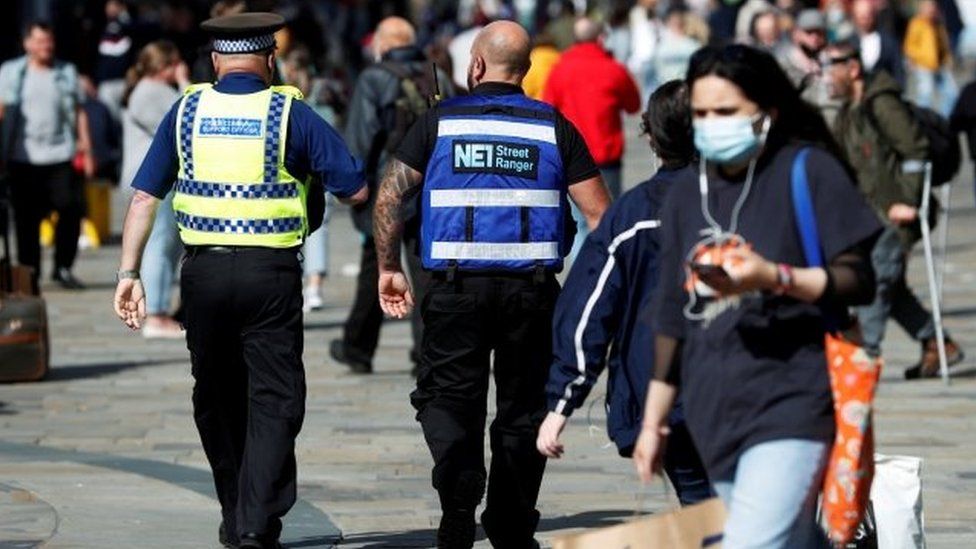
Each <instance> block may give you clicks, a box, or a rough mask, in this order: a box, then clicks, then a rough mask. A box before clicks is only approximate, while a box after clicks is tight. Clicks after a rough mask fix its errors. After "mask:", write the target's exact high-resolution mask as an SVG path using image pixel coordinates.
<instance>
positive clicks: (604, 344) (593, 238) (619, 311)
mask: <svg viewBox="0 0 976 549" xmlns="http://www.w3.org/2000/svg"><path fill="white" fill-rule="evenodd" d="M682 169H688V168H682ZM678 173H680V170H665V169H661V170H659V171H658V172H657V174H655V175H654V177H652V178H651V179H650V180H649V181H645V182H643V183H641V184H640V185H638V186H637V187H635V188H634V189H631V190H630V191H628V192H627V193H625V194H624V195H623V196H622V197H621V198H620V199H619V200H617V201H616V202H615V203H614V204H613V205H612V206H611V207H610V209H608V210H607V212H606V213H605V214H604V216H603V219H602V221H601V222H600V225H599V227H597V229H596V230H595V231H593V232H592V233H590V235H589V236H588V237H587V239H586V242H585V243H584V244H583V246H582V247H581V248H580V251H579V254H578V255H577V257H576V261H575V262H574V263H573V267H572V269H571V270H570V273H569V276H568V277H567V279H566V283H565V285H564V287H563V290H562V293H561V294H560V296H559V301H558V302H557V303H556V311H555V317H554V320H553V364H552V367H551V369H550V371H549V383H548V385H547V387H546V393H547V398H548V403H549V410H551V411H555V412H557V413H560V414H563V415H565V416H569V415H571V414H572V413H573V411H574V410H576V409H577V408H579V407H580V406H581V405H582V404H583V401H584V400H585V399H586V396H587V395H588V394H589V392H590V389H592V388H593V385H594V384H595V383H596V380H597V378H598V377H599V376H600V373H601V372H602V371H603V369H604V367H605V366H606V365H607V363H609V366H610V370H609V374H608V380H607V399H606V408H607V432H608V434H609V435H610V438H611V439H612V440H613V441H614V443H615V444H616V445H617V449H618V450H619V452H620V454H621V455H623V456H627V455H630V453H631V451H632V450H633V446H634V442H635V441H636V439H637V435H638V433H639V432H640V421H641V414H642V412H643V408H644V397H645V395H646V393H647V384H648V382H649V380H650V377H651V372H652V370H653V367H654V366H653V364H654V336H653V334H652V333H651V328H650V319H649V318H647V315H646V311H647V309H648V307H649V304H650V301H651V294H652V292H653V291H654V287H655V285H656V284H657V268H658V254H659V252H658V236H657V233H658V227H659V225H660V222H659V219H660V215H659V211H658V210H659V209H660V207H661V204H662V203H663V202H664V196H665V193H666V192H667V189H668V188H669V186H670V184H671V182H672V181H674V179H675V178H676V174H678ZM608 350H609V358H608V353H607V352H608Z"/></svg>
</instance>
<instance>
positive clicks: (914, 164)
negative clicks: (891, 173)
mask: <svg viewBox="0 0 976 549" xmlns="http://www.w3.org/2000/svg"><path fill="white" fill-rule="evenodd" d="M923 171H925V161H924V160H906V161H904V162H902V163H901V172H902V173H922V172H923Z"/></svg>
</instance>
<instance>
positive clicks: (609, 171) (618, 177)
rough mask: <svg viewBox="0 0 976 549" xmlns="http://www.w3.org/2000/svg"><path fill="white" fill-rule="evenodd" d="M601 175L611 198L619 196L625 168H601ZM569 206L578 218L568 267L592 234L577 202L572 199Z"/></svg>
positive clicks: (576, 218)
mask: <svg viewBox="0 0 976 549" xmlns="http://www.w3.org/2000/svg"><path fill="white" fill-rule="evenodd" d="M600 177H602V178H603V182H604V183H605V184H606V186H607V190H608V191H610V198H611V199H612V200H616V199H617V198H619V197H620V194H621V192H622V188H623V168H622V167H621V166H615V167H612V168H600ZM569 206H570V208H571V209H572V212H573V219H574V220H576V238H574V239H573V248H572V249H571V250H570V251H569V263H568V264H567V265H566V268H567V269H569V267H570V266H572V264H573V261H575V260H576V254H578V253H579V250H580V248H581V247H582V246H583V242H584V241H585V240H586V237H587V236H588V235H589V234H590V228H589V227H588V226H587V225H586V218H585V217H583V212H581V211H579V208H577V207H576V203H575V202H573V201H572V200H570V201H569Z"/></svg>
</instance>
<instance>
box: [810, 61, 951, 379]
mask: <svg viewBox="0 0 976 549" xmlns="http://www.w3.org/2000/svg"><path fill="white" fill-rule="evenodd" d="M827 59H828V66H827V68H826V74H827V77H828V79H829V82H830V83H831V95H832V96H833V97H835V98H837V99H841V100H843V101H844V102H845V103H844V106H843V107H842V108H841V110H840V112H839V113H838V116H837V119H836V121H835V122H834V136H835V137H836V138H837V141H838V142H839V143H840V145H841V148H842V150H844V152H845V153H846V155H847V161H848V162H849V163H850V164H851V165H852V166H853V167H854V170H855V171H856V173H857V182H858V186H859V187H860V189H861V192H862V193H864V195H865V197H866V198H867V200H868V202H869V203H870V204H871V206H872V207H874V209H875V211H876V212H877V213H878V216H879V217H880V218H881V220H882V221H883V222H884V223H885V230H884V232H883V233H882V234H881V236H880V238H878V241H877V243H876V244H875V246H874V249H873V250H872V252H871V262H872V264H873V267H874V271H875V277H876V278H877V295H876V296H875V299H874V302H873V303H872V304H871V305H868V306H866V307H861V308H859V309H858V318H859V319H860V321H861V328H862V329H863V331H864V343H865V347H866V348H867V350H868V351H869V352H872V353H874V354H876V355H880V354H881V342H882V340H883V339H884V332H885V324H886V322H887V320H888V317H889V316H891V317H893V318H894V319H895V321H896V322H898V324H899V325H900V326H901V327H902V328H904V329H905V331H906V332H908V334H909V335H910V336H911V337H912V338H914V339H915V340H916V341H919V342H920V343H921V345H922V358H921V360H920V361H919V363H918V364H916V365H915V366H912V367H911V368H909V369H908V370H906V371H905V377H906V378H907V379H914V378H918V377H934V376H936V375H938V372H939V357H938V352H937V349H936V346H935V325H934V322H933V321H932V315H931V314H929V312H928V311H926V310H925V308H924V307H922V305H921V303H919V301H918V298H917V297H916V296H915V294H914V293H913V292H912V290H911V288H909V287H908V284H907V283H906V281H905V271H906V268H907V261H908V253H909V251H910V250H911V247H912V246H913V245H914V244H915V243H916V242H918V240H919V239H920V238H921V225H920V222H919V221H920V220H919V212H918V206H919V205H920V204H921V202H922V190H923V173H924V162H925V161H926V160H928V147H929V142H928V138H927V137H926V135H925V132H924V130H923V128H922V127H921V126H920V125H919V123H918V121H917V120H916V118H915V116H914V115H913V113H912V111H911V109H910V108H909V106H908V105H907V104H906V103H904V102H903V101H902V99H901V94H902V90H901V87H900V86H899V85H898V82H897V81H895V79H894V78H893V77H892V76H891V75H889V74H888V73H886V72H884V71H883V70H882V71H877V72H875V73H874V74H872V75H871V76H870V77H865V75H864V68H863V66H862V65H861V59H860V55H859V52H858V51H857V50H856V49H854V48H853V47H852V46H850V45H848V44H836V45H832V46H830V47H829V48H828V49H827ZM946 353H947V355H948V359H949V364H950V365H952V364H958V363H959V362H961V361H962V359H963V352H962V349H961V348H960V347H959V346H958V345H957V344H956V343H955V342H954V341H953V340H952V339H951V338H950V337H949V336H948V335H947V336H946Z"/></svg>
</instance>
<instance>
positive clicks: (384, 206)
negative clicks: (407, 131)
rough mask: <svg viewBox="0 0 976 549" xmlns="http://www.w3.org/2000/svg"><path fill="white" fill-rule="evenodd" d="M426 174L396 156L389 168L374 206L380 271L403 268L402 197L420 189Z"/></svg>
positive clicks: (374, 236)
mask: <svg viewBox="0 0 976 549" xmlns="http://www.w3.org/2000/svg"><path fill="white" fill-rule="evenodd" d="M421 183H423V176H422V175H421V173H420V172H418V171H417V170H414V169H413V168H411V167H410V166H407V165H406V164H404V163H403V162H400V161H399V160H397V159H395V158H393V159H391V160H390V162H389V164H388V165H387V167H386V173H385V174H383V179H382V181H380V186H379V190H378V191H377V194H376V206H375V207H374V209H373V238H374V239H375V240H376V256H377V259H378V261H379V267H380V270H381V271H399V270H400V268H401V267H400V239H401V236H402V234H403V216H402V212H401V206H402V204H403V198H404V197H405V196H407V195H408V194H411V193H412V192H414V191H417V190H419V188H420V185H421Z"/></svg>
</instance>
